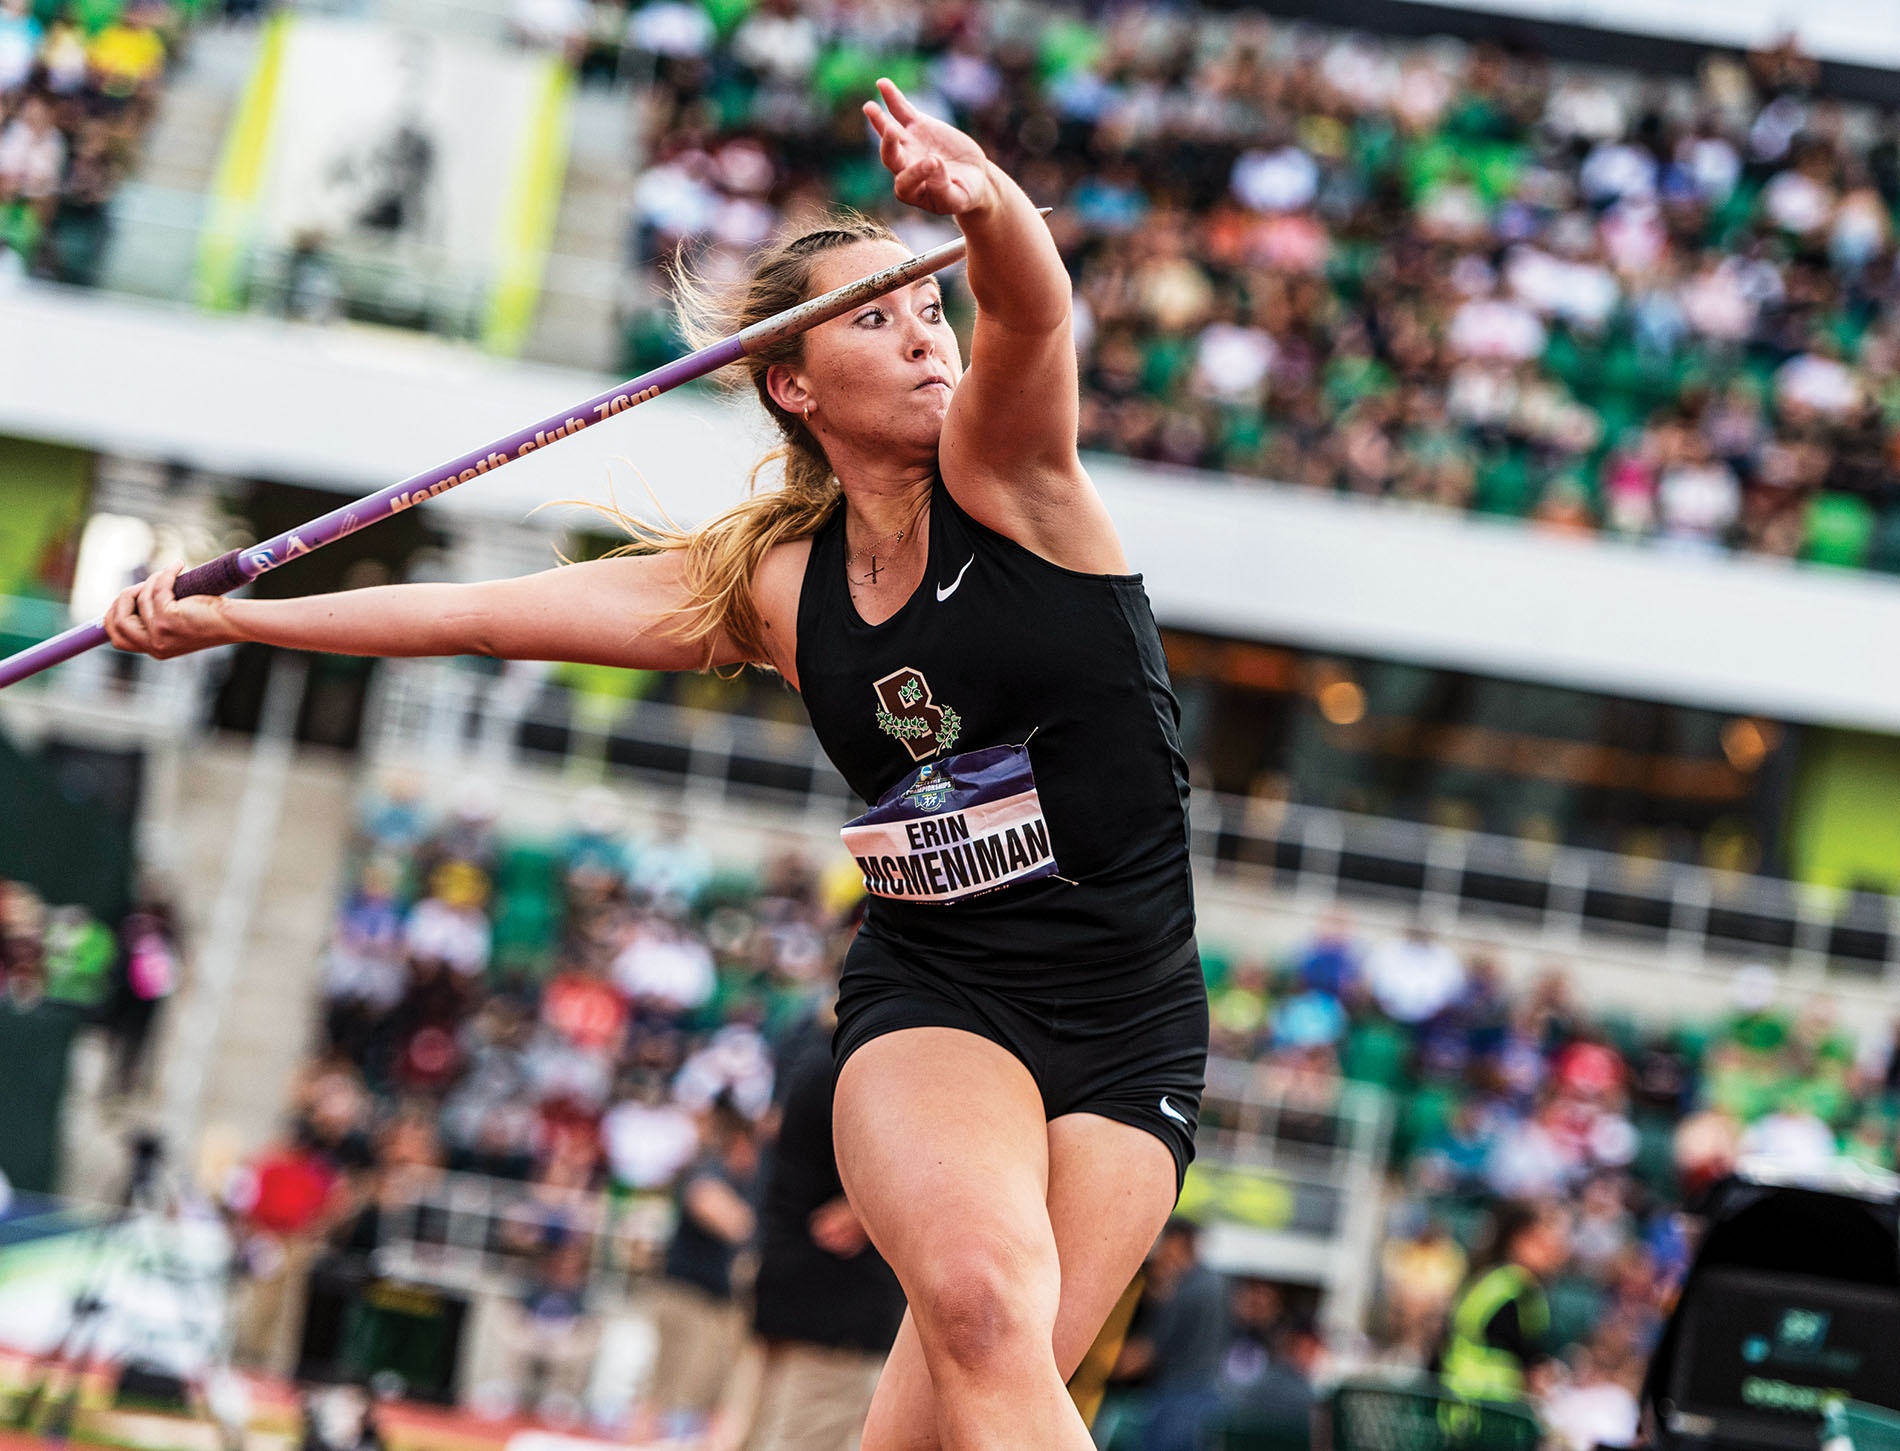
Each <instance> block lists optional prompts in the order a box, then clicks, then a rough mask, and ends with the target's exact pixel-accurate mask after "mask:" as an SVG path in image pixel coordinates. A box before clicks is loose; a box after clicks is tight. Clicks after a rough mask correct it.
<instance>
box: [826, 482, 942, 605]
mask: <svg viewBox="0 0 1900 1451" xmlns="http://www.w3.org/2000/svg"><path fill="white" fill-rule="evenodd" d="M929 503H930V499H929V497H928V496H926V497H925V499H924V502H923V503H922V504H919V505H918V506H917V512H916V513H915V514H912V515H911V516H910V518H909V519H908V520H906V521H905V523H904V527H903V528H902V529H898V530H895V531H893V532H892V533H890V534H882V535H879V536H878V537H877V538H876V539H873V540H872V541H871V542H870V544H869V545H868V546H865V547H862V548H858V549H852V550H847V551H846V552H845V556H844V563H845V576H846V577H847V578H848V579H850V581H851V582H852V583H853V584H869V585H875V584H876V583H877V577H878V576H879V575H880V574H882V573H884V571H885V570H886V569H889V568H890V566H889V565H887V564H879V563H878V562H877V547H878V546H879V545H880V544H882V543H884V541H885V540H887V539H888V540H890V541H891V542H892V543H893V544H902V543H903V542H904V539H905V537H906V536H907V535H909V534H910V533H911V532H912V530H913V528H914V526H915V525H916V523H917V521H918V519H919V518H921V517H922V516H923V512H924V508H925V507H926V506H927V505H928V504H929ZM867 554H868V555H869V556H870V557H871V568H870V570H869V571H868V572H867V573H865V574H863V575H853V574H852V573H851V565H852V564H853V563H854V562H855V561H857V560H860V559H862V558H864V557H865V556H866V555H867Z"/></svg>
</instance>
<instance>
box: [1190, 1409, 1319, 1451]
mask: <svg viewBox="0 0 1900 1451" xmlns="http://www.w3.org/2000/svg"><path fill="white" fill-rule="evenodd" d="M1312 1444H1313V1425H1312V1422H1311V1420H1297V1421H1286V1420H1257V1419H1254V1418H1252V1417H1249V1416H1248V1415H1246V1414H1245V1413H1244V1412H1235V1413H1233V1414H1231V1415H1229V1416H1228V1417H1227V1418H1225V1419H1223V1420H1222V1421H1221V1422H1220V1423H1219V1424H1217V1425H1216V1426H1215V1427H1214V1430H1213V1433H1212V1435H1211V1437H1210V1438H1209V1443H1208V1445H1209V1451H1307V1448H1309V1447H1310V1446H1311V1445H1312Z"/></svg>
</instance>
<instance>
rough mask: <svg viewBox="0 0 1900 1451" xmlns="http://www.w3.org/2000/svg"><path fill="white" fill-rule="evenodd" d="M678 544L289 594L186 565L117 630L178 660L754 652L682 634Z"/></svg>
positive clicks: (675, 664)
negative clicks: (235, 595)
mask: <svg viewBox="0 0 1900 1451" xmlns="http://www.w3.org/2000/svg"><path fill="white" fill-rule="evenodd" d="M684 566H685V556H684V555H683V554H682V553H680V552H679V551H676V550H675V551H668V552H666V553H663V554H648V555H639V556H634V557H630V558H619V559H596V560H592V561H590V562H588V563H585V564H567V565H562V566H560V567H559V568H557V569H549V570H543V571H541V572H540V573H538V574H526V575H522V576H520V577H518V578H515V579H497V580H486V581H483V582H482V583H479V584H393V585H376V586H373V587H370V588H367V589H357V590H344V591H340V592H338V593H335V594H323V595H307V596H304V597H303V598H300V599H289V600H234V599H223V598H220V597H217V596H210V595H201V596H194V597H191V598H187V599H182V600H181V599H177V598H175V597H174V596H173V594H172V583H173V581H174V580H176V579H177V577H178V572H179V567H178V566H175V567H173V568H171V569H167V570H164V571H162V572H160V573H158V574H155V575H153V576H152V577H151V578H149V579H147V580H146V581H145V582H144V583H143V584H139V585H134V586H132V587H131V588H129V589H127V590H124V591H123V592H121V593H120V595H119V597H118V598H117V599H115V600H114V601H113V602H112V607H111V608H110V609H108V610H107V611H106V616H105V626H106V633H107V634H108V635H109V636H110V637H111V639H112V643H113V644H114V645H117V646H118V647H119V648H120V649H121V650H133V651H137V652H139V653H141V654H146V655H153V656H156V657H158V658H159V659H170V658H171V657H172V656H174V655H184V654H187V653H189V652H191V651H193V650H202V649H204V648H206V647H207V646H211V645H226V644H238V643H243V642H245V641H256V642H258V643H260V644H265V645H281V646H284V647H286V648H289V649H293V650H318V651H323V652H325V653H328V654H332V655H388V656H408V655H491V656H494V657H495V658H497V659H501V660H572V661H575V662H577V663H580V664H585V665H617V666H622V667H624V668H627V669H634V670H697V669H700V668H702V667H704V666H705V665H707V664H708V663H710V664H713V665H737V664H741V663H744V662H743V661H742V660H741V657H740V655H739V652H738V651H737V650H736V649H735V648H734V647H733V645H732V644H731V642H730V641H728V640H727V639H725V637H724V636H723V635H719V636H715V637H714V639H713V641H712V646H713V649H712V659H711V661H710V662H709V661H708V660H707V651H706V642H705V641H704V640H697V641H695V640H688V639H686V638H685V637H684V635H683V633H682V629H681V626H682V624H683V623H684V621H685V619H686V615H687V611H688V609H689V608H690V603H691V597H690V594H689V592H688V590H687V587H686V584H685V580H684V577H683V569H684Z"/></svg>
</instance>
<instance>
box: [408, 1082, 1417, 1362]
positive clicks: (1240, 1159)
mask: <svg viewBox="0 0 1900 1451" xmlns="http://www.w3.org/2000/svg"><path fill="white" fill-rule="evenodd" d="M1391 1123H1392V1115H1391V1109H1390V1104H1389V1100H1388V1098H1387V1096H1386V1095H1385V1094H1384V1093H1383V1092H1382V1091H1381V1090H1379V1089H1376V1088H1372V1087H1369V1086H1367V1085H1365V1084H1356V1083H1347V1082H1343V1081H1338V1080H1334V1081H1332V1082H1330V1083H1328V1084H1326V1085H1324V1086H1323V1091H1322V1092H1321V1093H1319V1094H1318V1095H1311V1094H1303V1093H1301V1092H1300V1091H1299V1090H1298V1089H1296V1088H1291V1087H1289V1086H1288V1085H1287V1084H1285V1083H1283V1082H1281V1081H1280V1080H1278V1079H1277V1078H1276V1077H1275V1076H1274V1073H1273V1070H1272V1068H1271V1066H1270V1065H1262V1064H1256V1063H1248V1062H1243V1061H1240V1060H1237V1059H1226V1058H1215V1059H1213V1060H1211V1061H1210V1062H1209V1064H1208V1074H1207V1091H1206V1094H1205V1095H1204V1096H1203V1098H1202V1104H1201V1128H1200V1133H1199V1137H1198V1142H1197V1158H1196V1167H1195V1169H1194V1170H1193V1171H1192V1172H1193V1174H1194V1175H1195V1179H1193V1180H1191V1181H1190V1185H1189V1190H1188V1195H1187V1198H1186V1199H1185V1200H1184V1204H1188V1205H1191V1206H1192V1208H1193V1209H1194V1212H1195V1213H1196V1216H1197V1217H1199V1218H1201V1219H1202V1220H1203V1222H1204V1224H1205V1225H1206V1227H1207V1229H1208V1231H1209V1243H1208V1253H1209V1258H1210V1260H1211V1261H1212V1262H1214V1263H1216V1264H1217V1265H1218V1266H1219V1267H1220V1268H1222V1269H1224V1270H1228V1271H1230V1272H1233V1273H1239V1274H1261V1275H1269V1276H1272V1277H1275V1278H1288V1279H1293V1280H1296V1281H1301V1282H1305V1283H1311V1284H1316V1285H1319V1286H1320V1287H1322V1288H1323V1289H1324V1290H1325V1291H1326V1293H1327V1314H1328V1318H1329V1319H1330V1320H1331V1321H1333V1323H1336V1324H1339V1325H1341V1326H1353V1327H1358V1326H1360V1325H1361V1324H1362V1323H1363V1319H1364V1313H1365V1310H1366V1308H1367V1306H1368V1304H1369V1297H1370V1295H1371V1292H1372V1285H1373V1275H1374V1270H1375V1266H1376V1260H1377V1248H1378V1232H1379V1212H1380V1203H1381V1199H1380V1193H1379V1188H1380V1182H1381V1176H1382V1173H1383V1170H1384V1164H1385V1155H1386V1148H1387V1144H1388V1141H1389V1138H1390V1135H1391ZM379 1211H380V1212H379V1214H378V1219H377V1223H378V1231H377V1247H376V1249H375V1251H374V1259H373V1264H374V1267H375V1269H376V1271H377V1273H379V1274H382V1275H386V1276H389V1277H391V1278H395V1279H400V1280H406V1281H409V1282H412V1283H417V1284H425V1285H433V1286H437V1287H440V1288H443V1289H452V1290H457V1291H461V1292H464V1293H472V1292H478V1291H479V1292H504V1293H505V1292H507V1291H509V1290H511V1289H514V1288H518V1287H519V1285H520V1283H521V1281H522V1278H523V1276H524V1275H525V1274H527V1273H528V1272H529V1270H530V1268H531V1266H532V1264H533V1261H534V1257H535V1254H536V1252H537V1250H538V1247H539V1246H541V1245H542V1244H543V1243H545V1241H546V1231H547V1229H548V1227H549V1226H551V1225H556V1224H558V1225H559V1226H560V1227H561V1230H562V1232H563V1233H564V1234H566V1235H569V1236H574V1237H578V1238H579V1239H581V1240H582V1241H584V1242H585V1243H586V1245H587V1247H588V1252H589V1264H590V1285H591V1287H592V1289H593V1291H594V1292H595V1294H596V1296H597V1297H598V1298H599V1299H600V1300H601V1301H602V1302H603V1303H615V1302H618V1301H620V1300H622V1299H624V1297H625V1296H626V1295H627V1294H628V1292H629V1291H630V1290H631V1289H632V1288H633V1287H634V1285H635V1284H636V1282H637V1281H638V1280H639V1279H640V1278H641V1277H642V1276H644V1275H647V1274H650V1273H651V1272H652V1271H654V1270H655V1269H656V1268H657V1266H658V1265H659V1263H660V1260H661V1257H662V1256H663V1254H664V1253H665V1248H666V1243H667V1240H668V1239H669V1237H670V1236H671V1235H672V1233H673V1229H674V1224H675V1213H674V1209H673V1205H672V1201H671V1199H670V1197H668V1196H666V1195H654V1194H647V1195H638V1196H634V1197H632V1198H618V1197H614V1196H610V1195H605V1194H599V1193H592V1192H589V1191H585V1190H549V1189H546V1188H543V1187H539V1186H535V1185H530V1184H526V1183H521V1182H518V1181H515V1180H508V1179H495V1178H490V1177H487V1176H484V1175H480V1174H444V1173H418V1174H411V1175H410V1176H409V1177H407V1178H406V1179H402V1180H398V1181H395V1182H393V1183H392V1184H391V1185H389V1186H388V1187H386V1188H385V1190H384V1197H383V1199H382V1201H381V1203H380V1204H379Z"/></svg>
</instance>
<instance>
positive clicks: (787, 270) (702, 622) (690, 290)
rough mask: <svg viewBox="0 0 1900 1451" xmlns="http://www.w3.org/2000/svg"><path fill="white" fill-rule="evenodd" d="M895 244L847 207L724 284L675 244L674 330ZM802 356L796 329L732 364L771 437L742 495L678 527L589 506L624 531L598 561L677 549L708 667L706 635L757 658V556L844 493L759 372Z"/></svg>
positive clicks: (686, 632)
mask: <svg viewBox="0 0 1900 1451" xmlns="http://www.w3.org/2000/svg"><path fill="white" fill-rule="evenodd" d="M898 241H900V239H899V238H898V236H897V234H896V233H894V232H893V231H891V229H890V228H889V227H887V226H885V225H884V224H883V223H882V222H879V221H876V220H874V219H872V218H870V217H866V216H863V215H860V214H859V213H857V212H833V213H830V214H828V215H827V216H826V218H825V220H824V221H823V222H822V223H820V224H819V225H817V226H808V227H805V228H802V229H798V230H787V231H783V232H781V233H780V234H779V235H778V236H777V237H776V238H774V239H773V240H772V241H771V242H769V243H767V244H766V245H765V246H764V247H763V248H761V249H760V250H759V251H758V252H757V253H755V254H754V255H753V257H752V258H751V260H750V263H749V264H748V266H747V267H746V280H745V281H743V282H740V283H737V284H733V285H730V286H720V285H717V284H714V283H711V282H708V281H707V280H705V279H704V278H703V277H701V276H699V275H697V274H695V273H694V272H693V270H692V269H691V268H690V267H688V266H687V265H686V263H685V261H684V258H683V249H682V251H681V252H676V253H675V254H674V263H673V278H672V282H673V294H674V298H675V302H676V305H677V306H678V309H679V316H680V325H681V331H682V332H683V333H684V334H685V337H686V340H687V342H688V343H690V344H691V345H692V346H693V347H695V348H703V347H706V346H708V345H709V344H711V343H715V342H717V341H719V340H720V339H721V338H725V337H730V336H731V335H732V334H733V333H735V332H738V331H739V330H740V329H741V328H745V327H750V326H751V325H752V324H753V323H755V322H763V321H764V320H765V319H766V318H768V317H774V316H776V315H777V314H779V313H781V312H783V311H785V310H786V309H787V308H789V307H796V306H797V305H798V304H799V303H801V302H804V301H806V300H807V299H808V298H810V297H811V296H813V295H814V290H813V284H812V273H813V271H814V264H815V263H816V261H817V259H818V257H819V256H820V255H821V254H822V253H825V252H829V251H831V250H832V249H833V248H835V247H848V246H850V245H852V244H853V243H855V242H898ZM804 355H805V340H804V337H803V335H802V334H801V335H798V336H795V337H791V338H787V339H786V340H785V341H783V342H780V343H776V344H774V345H773V346H771V347H769V348H766V349H764V350H763V351H761V352H758V353H754V354H752V355H751V356H749V357H746V358H743V359H741V360H740V361H739V362H737V363H735V364H733V365H732V366H733V369H734V370H738V369H743V370H744V372H745V376H746V378H748V379H749V380H750V381H751V384H752V387H753V389H754V390H755V391H756V392H757V394H758V398H759V403H760V404H761V406H763V407H764V409H765V411H766V414H767V415H768V416H769V417H770V418H771V420H772V421H773V423H774V424H776V425H777V426H778V431H779V436H780V441H779V443H778V444H777V446H776V447H774V448H773V449H772V450H771V451H770V452H768V453H767V454H765V455H764V456H763V457H762V458H760V459H759V460H758V462H757V463H755V464H753V466H752V470H751V472H750V473H749V474H748V475H747V478H746V497H745V498H744V499H742V500H741V501H740V502H739V503H737V504H734V505H733V506H732V507H731V508H730V509H728V510H726V511H725V512H724V513H723V514H720V515H719V516H717V517H716V518H714V519H711V520H709V521H708V522H706V523H704V524H702V525H700V526H699V527H698V528H696V529H681V528H679V527H677V526H675V525H674V524H672V523H671V521H667V522H666V523H664V524H652V523H648V522H646V521H645V520H641V519H635V518H632V517H630V516H628V515H626V514H624V513H622V512H621V511H620V509H619V508H617V507H615V506H613V505H611V504H596V503H590V504H588V505H587V507H589V508H592V509H594V510H596V511H598V512H599V513H601V514H604V515H606V516H607V517H609V518H611V519H613V520H614V521H615V522H616V523H617V524H619V525H620V526H621V527H622V528H623V529H625V530H626V531H627V533H628V534H629V535H630V536H631V538H630V539H629V541H628V542H627V543H625V544H623V545H620V546H619V547H617V548H615V549H611V550H609V551H608V552H607V555H606V556H605V557H608V558H611V557H613V556H615V555H622V554H651V553H655V552H658V551H660V550H683V551H684V552H685V554H686V583H687V588H688V589H689V591H690V592H691V603H690V605H689V614H688V619H687V621H686V622H685V623H684V624H683V626H682V628H681V631H680V634H681V636H682V637H683V638H684V639H686V640H688V641H692V642H695V643H703V644H704V645H705V646H706V654H707V664H708V666H710V664H711V661H712V653H713V649H714V641H715V639H716V637H717V636H719V635H720V634H722V633H723V634H724V635H725V636H726V637H727V638H729V639H730V640H731V641H732V642H733V643H734V644H735V645H737V646H738V647H739V649H740V650H741V651H742V652H743V653H744V654H745V656H746V658H747V659H748V660H751V661H754V662H761V663H762V662H763V661H764V660H765V659H766V652H765V623H764V621H763V620H762V619H761V618H760V616H759V608H758V603H757V601H756V600H755V599H754V598H753V594H752V577H753V574H754V572H755V571H756V570H757V569H758V567H759V561H760V560H762V559H764V558H765V556H766V554H767V553H769V552H770V551H771V550H772V549H774V548H776V547H777V546H778V545H780V544H787V543H790V542H791V541H793V540H796V539H804V538H806V537H808V536H810V535H812V534H815V533H817V532H818V530H819V529H820V528H821V527H822V526H823V525H824V523H825V521H826V520H828V519H829V518H830V517H831V515H832V511H833V510H835V509H836V508H837V507H838V505H839V503H840V502H842V500H843V498H844V492H843V490H842V489H841V488H840V487H839V484H838V480H837V478H836V476H835V475H834V474H833V473H832V471H831V463H830V461H829V460H828V459H827V458H826V457H825V451H824V449H823V448H822V447H821V446H820V445H819V443H818V440H817V438H816V437H815V436H814V435H813V433H812V431H811V429H810V428H809V427H808V426H807V425H806V423H805V420H804V419H803V418H801V417H799V415H798V414H796V413H791V412H788V411H787V410H786V409H784V408H781V407H780V406H779V405H778V403H777V402H776V401H775V400H774V399H773V397H772V394H771V392H770V390H769V389H767V387H766V386H765V375H766V372H767V370H768V369H770V368H771V367H772V366H773V365H774V364H776V363H784V364H790V365H793V366H796V365H797V364H798V363H800V362H802V361H803V359H804ZM733 376H734V382H735V385H736V386H742V385H738V384H737V379H736V373H735V375H733ZM777 463H782V464H783V465H784V471H783V480H782V482H781V483H780V484H779V485H778V487H776V488H768V489H761V488H760V487H759V476H760V475H761V474H762V473H763V472H765V471H766V470H767V469H769V468H770V467H771V466H772V465H773V464H777ZM573 502H582V501H579V500H576V501H573Z"/></svg>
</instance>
